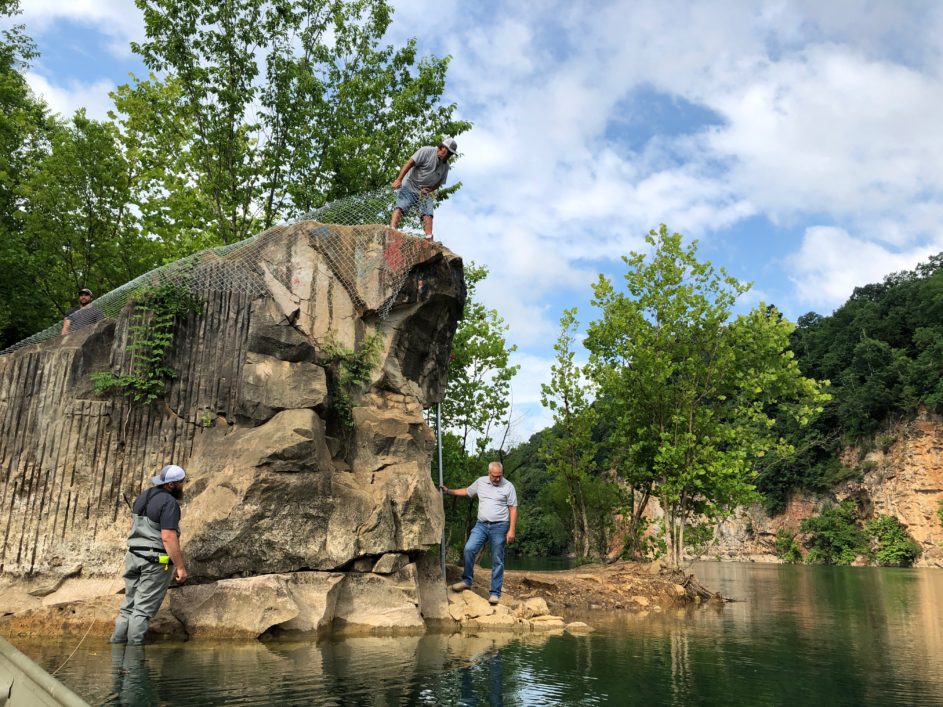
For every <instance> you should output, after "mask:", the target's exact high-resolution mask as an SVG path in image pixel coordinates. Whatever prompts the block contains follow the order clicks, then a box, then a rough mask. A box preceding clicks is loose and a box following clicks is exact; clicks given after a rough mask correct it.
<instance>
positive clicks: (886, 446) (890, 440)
mask: <svg viewBox="0 0 943 707" xmlns="http://www.w3.org/2000/svg"><path fill="white" fill-rule="evenodd" d="M896 441H897V435H892V434H883V435H880V436H879V437H878V446H879V447H880V448H881V451H882V452H884V453H885V454H887V453H888V452H889V451H891V447H893V446H894V442H896Z"/></svg>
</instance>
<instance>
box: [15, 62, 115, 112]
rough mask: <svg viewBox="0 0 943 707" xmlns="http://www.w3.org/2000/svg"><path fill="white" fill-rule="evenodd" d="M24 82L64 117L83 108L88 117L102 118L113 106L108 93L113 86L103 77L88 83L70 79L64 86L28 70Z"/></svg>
mask: <svg viewBox="0 0 943 707" xmlns="http://www.w3.org/2000/svg"><path fill="white" fill-rule="evenodd" d="M26 82H27V83H28V84H29V87H30V88H31V89H32V91H33V93H35V94H36V95H37V96H40V97H41V98H43V99H44V100H45V101H46V103H47V104H48V105H49V107H50V108H51V109H52V110H53V111H54V112H56V113H60V114H61V115H62V116H63V117H65V118H69V117H71V116H72V114H73V113H75V111H76V110H78V109H79V108H85V109H86V112H87V113H88V116H89V117H90V118H96V119H98V120H104V119H105V118H106V117H107V114H108V111H109V110H110V109H111V108H112V106H113V103H112V100H111V98H110V97H109V96H108V93H109V92H110V91H113V90H114V89H115V86H114V84H113V83H111V81H108V80H105V79H102V80H99V81H95V82H94V83H90V84H86V83H81V82H78V81H70V82H69V83H68V84H67V85H66V86H56V85H53V84H52V83H50V81H49V79H47V78H46V77H45V76H41V75H39V74H37V73H34V72H32V71H28V72H27V73H26Z"/></svg>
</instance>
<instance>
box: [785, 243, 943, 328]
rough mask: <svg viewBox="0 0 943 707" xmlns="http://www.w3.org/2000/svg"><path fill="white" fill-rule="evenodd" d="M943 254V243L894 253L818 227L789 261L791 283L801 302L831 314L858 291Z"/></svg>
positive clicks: (879, 246)
mask: <svg viewBox="0 0 943 707" xmlns="http://www.w3.org/2000/svg"><path fill="white" fill-rule="evenodd" d="M940 250H943V239H941V240H939V241H937V242H935V243H931V244H926V245H921V246H915V247H913V248H910V249H908V250H906V251H891V250H889V249H887V248H885V247H883V246H881V245H879V244H877V243H873V242H868V241H865V240H862V239H860V238H855V237H854V236H852V235H851V234H849V233H848V232H847V231H845V230H844V229H841V228H834V227H825V226H816V227H813V228H809V229H808V230H807V231H806V233H805V236H804V238H803V240H802V246H801V247H800V249H799V251H798V252H797V253H795V254H794V255H793V256H791V257H790V258H789V264H790V265H791V267H792V269H793V270H792V275H791V279H792V280H793V282H794V283H795V285H796V292H797V295H798V298H799V300H800V301H801V302H803V303H806V304H809V305H811V306H812V307H814V308H819V309H821V310H822V311H826V312H828V311H831V310H832V309H834V308H835V307H837V306H838V305H840V304H842V303H843V302H844V301H845V300H846V299H848V297H849V296H851V293H852V292H853V290H854V288H855V287H857V286H859V285H864V284H866V283H870V282H879V281H880V280H882V279H883V277H884V276H885V275H887V274H889V273H892V272H899V271H901V270H911V269H913V268H914V266H916V265H917V264H918V263H919V262H921V261H923V260H926V259H927V258H928V257H929V256H930V255H932V254H934V253H938V252H939V251H940Z"/></svg>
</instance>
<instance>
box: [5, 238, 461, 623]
mask: <svg viewBox="0 0 943 707" xmlns="http://www.w3.org/2000/svg"><path fill="white" fill-rule="evenodd" d="M324 228H325V227H324V226H323V225H320V224H314V223H312V222H302V223H298V224H294V225H292V226H289V227H286V228H284V229H281V230H280V231H279V233H278V234H277V237H274V238H270V239H268V240H267V241H266V243H265V247H264V249H263V250H262V251H261V252H260V254H259V258H258V262H257V263H256V264H255V265H254V267H255V269H256V273H255V274H256V275H257V277H258V281H259V282H264V283H265V292H264V294H262V295H258V294H247V293H242V292H238V291H222V290H220V289H212V288H210V289H205V290H202V291H197V292H196V294H197V295H198V296H199V297H200V299H201V300H202V301H203V311H202V312H200V313H197V314H193V315H189V316H188V317H187V318H186V319H183V320H180V321H178V322H177V323H176V327H175V331H174V344H173V348H172V351H171V353H170V356H169V358H168V360H167V365H168V366H169V367H170V368H172V369H173V370H174V371H175V373H176V377H175V378H174V379H173V380H171V381H170V382H169V384H168V387H167V391H166V394H165V396H164V398H163V400H159V401H157V402H155V403H154V404H152V405H149V406H142V405H139V404H132V403H129V402H128V401H127V400H124V399H112V398H103V397H100V396H96V395H95V394H94V393H93V391H92V386H91V384H90V379H89V376H90V374H92V373H95V372H97V371H107V370H111V371H120V370H122V366H126V365H127V361H128V357H129V355H130V353H129V350H128V345H129V340H128V317H129V314H130V312H129V309H128V308H126V309H125V310H124V311H123V312H122V313H121V315H120V316H119V318H118V319H117V320H105V321H102V322H100V323H98V324H97V325H95V326H91V327H87V328H85V329H82V330H79V331H77V332H75V333H73V334H70V335H68V336H66V337H62V338H59V339H54V340H49V341H46V342H43V343H41V344H36V345H33V346H30V347H26V348H23V349H21V350H18V351H16V352H13V353H11V354H7V355H4V356H0V419H2V420H3V424H2V428H0V429H2V433H0V463H2V468H3V469H4V470H6V473H5V474H4V476H2V477H0V528H2V529H4V533H5V535H2V536H0V543H2V545H0V598H2V599H3V600H4V601H5V602H6V605H7V606H9V607H10V610H9V611H8V613H12V614H15V613H18V612H21V611H30V612H32V613H31V614H30V616H33V617H34V619H35V620H34V621H33V622H32V625H34V626H41V624H42V622H41V620H39V619H36V618H35V617H36V616H37V615H36V613H35V612H37V611H40V612H41V610H42V607H44V606H53V605H61V604H63V603H67V602H70V601H78V600H81V601H91V600H93V599H95V597H96V596H102V594H101V592H100V590H99V594H95V591H96V590H94V589H92V588H91V587H93V586H105V585H106V584H107V586H108V588H109V589H108V593H107V597H110V598H106V599H102V600H101V602H103V605H108V606H110V604H109V602H110V601H111V598H113V597H114V591H115V588H114V587H113V586H111V583H110V582H104V580H111V579H114V578H117V577H120V573H121V568H122V567H123V557H124V546H125V536H126V533H127V528H128V506H127V503H128V502H129V501H130V500H132V499H133V498H134V497H135V496H136V495H137V494H138V493H140V491H141V490H143V489H144V488H146V486H147V481H148V479H149V477H150V476H152V475H153V474H154V473H156V471H157V470H159V468H160V467H161V466H162V465H163V464H166V463H175V464H179V465H181V466H183V467H184V468H185V469H186V470H187V473H188V476H189V478H190V483H189V485H188V486H187V488H186V498H185V501H184V504H183V519H182V523H181V529H182V538H181V539H182V543H183V550H184V553H185V555H186V557H187V560H188V570H189V572H190V575H191V583H190V584H191V586H188V587H187V588H186V589H185V590H172V591H171V595H173V594H174V593H177V594H178V597H177V599H175V600H174V602H175V603H174V604H173V607H174V611H173V615H174V616H175V617H176V620H178V621H180V622H181V623H182V624H183V626H184V628H185V630H186V631H187V632H192V633H193V634H194V635H229V634H227V631H230V632H231V633H235V634H240V635H242V634H252V633H254V632H256V630H257V629H258V628H259V627H260V626H263V625H267V626H266V627H265V628H263V629H262V630H263V631H264V630H267V628H270V627H271V626H275V625H284V626H283V627H285V628H286V630H323V629H324V627H325V625H327V624H332V625H334V626H335V627H337V626H340V625H346V626H349V627H358V626H359V627H366V628H368V629H369V628H371V627H381V628H382V627H384V626H392V625H404V626H413V627H414V626H421V625H422V623H423V620H424V614H423V608H425V610H426V612H427V613H429V614H430V615H434V616H433V618H436V619H441V618H443V615H444V614H445V613H446V611H445V610H444V609H443V604H444V597H440V596H439V595H438V589H435V590H433V589H431V588H429V589H427V591H426V595H427V596H425V597H423V596H422V587H421V586H420V585H422V584H423V583H424V582H425V583H426V584H429V583H434V582H433V580H436V581H440V580H441V577H435V572H434V571H432V570H430V569H429V568H428V567H425V566H424V565H423V561H422V559H421V558H422V556H423V553H424V551H425V550H426V549H427V548H428V547H429V546H431V545H433V544H436V543H438V541H439V537H440V533H441V529H442V524H443V516H442V505H441V501H440V498H439V494H438V492H437V490H436V487H435V485H434V484H433V481H432V479H431V477H430V474H429V469H430V462H431V456H432V453H433V450H434V441H435V440H434V436H433V434H432V432H431V430H430V429H429V427H428V426H427V425H426V423H425V420H424V418H423V410H424V409H426V408H428V407H429V406H431V405H433V404H435V403H436V402H438V401H439V400H440V399H441V395H442V392H443V390H444V387H445V376H446V370H447V365H448V359H449V354H450V349H451V342H452V336H453V335H454V333H455V328H456V325H457V322H458V319H459V317H460V315H461V311H462V307H463V304H464V298H465V287H464V278H463V270H462V262H461V260H460V259H459V258H458V257H457V256H455V255H454V254H453V253H451V252H450V251H448V250H447V249H445V248H443V247H442V246H441V245H437V244H428V243H425V242H419V241H421V239H412V240H407V239H411V237H409V236H403V235H402V234H398V233H395V232H390V231H388V230H387V229H382V228H377V227H370V228H366V227H344V226H338V227H330V228H331V241H330V243H329V245H325V242H324V241H319V240H318V239H317V237H316V236H317V234H318V233H320V232H322V231H323V230H324ZM413 240H414V241H417V242H416V243H413V242H412V241H413ZM404 252H408V253H409V254H410V257H411V258H412V260H411V261H410V263H411V265H410V268H411V269H410V270H409V272H408V274H407V275H406V277H405V279H402V278H401V279H400V280H399V281H397V282H395V283H394V282H391V280H390V276H389V272H388V271H387V270H384V269H383V268H382V267H373V266H370V265H369V264H370V263H377V262H379V263H381V264H382V263H383V262H394V263H401V262H402V259H403V255H402V254H403V253H404ZM339 254H342V255H343V256H344V258H343V259H341V258H340V255H339ZM342 263H354V264H355V265H356V267H353V268H352V266H351V267H347V268H346V269H345V267H342ZM415 272H421V279H422V287H421V288H420V287H419V286H418V278H419V277H420V276H417V275H416V274H415ZM351 273H353V275H352V274H351ZM374 332H376V335H377V336H379V337H380V342H381V344H380V354H379V357H378V359H377V362H376V365H375V366H374V367H373V370H372V371H371V373H370V375H369V380H368V381H367V383H366V384H365V385H363V386H360V387H357V388H356V389H353V390H348V391H339V390H338V387H337V386H338V383H337V381H338V365H339V364H338V361H337V360H336V358H332V357H331V354H330V347H331V346H334V347H341V348H343V349H345V350H347V351H356V350H357V349H358V347H359V346H360V345H361V344H362V343H363V342H364V341H365V340H366V339H367V338H368V337H371V336H374ZM341 393H346V397H347V399H348V400H349V406H350V409H351V412H350V414H349V417H348V418H345V417H344V415H343V413H341V412H339V411H338V410H339V409H338V407H337V402H338V400H339V399H340V398H339V396H340V394H341ZM79 565H80V566H81V570H80V572H79V573H78V575H77V576H76V571H75V568H76V566H79ZM433 565H434V563H433ZM294 573H297V574H298V578H295V579H290V578H289V579H285V577H286V576H289V577H290V575H292V574H294ZM273 577H274V578H273ZM302 577H308V579H306V580H304V581H302ZM66 578H67V579H66ZM220 580H223V581H225V582H227V583H229V584H228V585H227V584H223V582H220V585H222V587H223V589H220V587H219V585H216V584H212V583H214V582H217V581H220ZM248 580H252V581H254V582H255V584H252V585H246V587H242V586H241V585H234V584H232V583H233V582H241V581H248ZM96 582H97V583H98V584H97V585H94V584H93V583H96ZM201 585H202V586H201ZM227 587H228V589H227ZM247 587H248V588H247ZM47 590H48V591H47ZM224 590H225V591H224ZM31 591H32V592H34V594H30V592H31ZM244 591H248V592H250V594H251V595H253V596H258V597H259V598H260V600H261V597H263V596H264V597H269V599H270V600H271V601H266V602H263V603H265V604H266V606H268V605H270V606H268V612H269V613H268V614H267V615H265V616H261V615H260V616H241V617H240V618H238V619H237V618H236V615H237V612H236V606H237V605H238V604H239V602H238V601H237V599H236V594H239V593H240V592H244ZM189 592H192V593H193V596H192V597H191V598H192V599H193V602H194V603H199V605H200V606H204V607H205V608H206V611H204V612H194V611H188V610H184V609H180V608H179V606H180V603H179V602H180V600H182V599H183V598H184V597H186V596H189V594H187V593H189ZM233 592H235V594H233ZM319 592H320V594H318V593H319ZM230 595H232V596H230ZM315 595H318V596H315ZM384 597H385V598H386V600H387V604H388V606H387V607H386V608H385V609H384V611H380V610H379V609H377V610H376V611H375V610H374V609H371V608H369V607H371V606H376V607H381V606H382V605H383V601H384V599H383V598H384ZM391 597H392V599H391ZM197 600H199V602H197ZM184 603H186V602H184ZM365 607H367V608H365ZM208 616H210V617H212V616H215V617H217V618H216V620H215V621H216V623H215V624H213V623H212V621H210V619H208V618H207V617H208ZM325 616H328V617H329V619H325ZM227 617H232V619H233V621H232V624H231V625H229V626H228V628H227V624H226V622H227V620H228V619H227ZM8 619H9V617H8ZM207 622H210V624H212V625H208V624H207ZM292 622H294V623H292ZM417 622H418V623H417ZM2 630H3V626H2V622H0V631H2ZM37 631H38V629H37Z"/></svg>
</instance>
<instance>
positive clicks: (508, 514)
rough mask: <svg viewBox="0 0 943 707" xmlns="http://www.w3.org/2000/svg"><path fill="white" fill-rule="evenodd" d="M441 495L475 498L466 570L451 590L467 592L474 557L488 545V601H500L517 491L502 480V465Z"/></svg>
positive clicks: (512, 538)
mask: <svg viewBox="0 0 943 707" xmlns="http://www.w3.org/2000/svg"><path fill="white" fill-rule="evenodd" d="M442 493H446V494H449V495H450V496H470V497H471V498H474V497H475V496H477V497H478V522H477V523H475V527H474V528H472V531H471V534H470V535H469V536H468V542H467V543H465V552H464V560H465V570H464V572H463V573H462V581H461V582H456V583H455V584H453V585H452V589H453V591H456V592H461V591H464V590H466V589H470V588H471V586H472V581H473V579H474V573H475V557H477V555H478V553H479V552H480V551H481V548H483V547H484V546H485V543H486V542H490V543H491V596H490V597H488V601H489V602H491V603H492V604H497V603H498V602H499V601H501V586H502V585H503V584H504V547H505V543H512V542H514V526H515V525H517V492H516V491H515V490H514V484H512V483H511V482H510V481H508V480H507V479H505V478H504V466H503V465H502V464H501V462H491V463H490V464H489V465H488V475H487V476H482V477H481V478H479V479H476V480H475V481H474V482H472V484H471V485H470V486H469V487H468V488H464V489H450V488H448V487H447V486H442Z"/></svg>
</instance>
